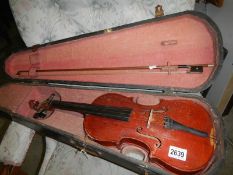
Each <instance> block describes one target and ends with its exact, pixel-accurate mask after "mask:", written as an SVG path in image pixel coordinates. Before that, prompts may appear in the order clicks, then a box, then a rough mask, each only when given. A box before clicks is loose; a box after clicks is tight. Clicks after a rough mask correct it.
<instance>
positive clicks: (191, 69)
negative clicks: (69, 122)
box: [16, 64, 214, 76]
mask: <svg viewBox="0 0 233 175" xmlns="http://www.w3.org/2000/svg"><path fill="white" fill-rule="evenodd" d="M204 67H214V64H194V65H169V64H167V65H149V66H132V67H96V68H77V69H75V68H74V69H37V70H34V71H35V73H37V75H38V76H39V75H42V76H46V75H51V74H48V73H55V74H54V75H57V74H59V73H65V72H67V73H73V74H78V75H93V74H98V73H100V74H104V73H105V74H106V73H109V74H111V73H113V74H114V73H130V72H131V73H135V71H137V72H138V71H140V72H142V73H168V74H170V73H202V72H203V68H204ZM178 69H182V70H183V69H185V71H183V72H182V71H178ZM155 70H157V71H155ZM29 73H30V70H20V71H18V72H17V73H16V75H18V76H28V74H29ZM46 73H47V74H46ZM56 73H57V74H56Z"/></svg>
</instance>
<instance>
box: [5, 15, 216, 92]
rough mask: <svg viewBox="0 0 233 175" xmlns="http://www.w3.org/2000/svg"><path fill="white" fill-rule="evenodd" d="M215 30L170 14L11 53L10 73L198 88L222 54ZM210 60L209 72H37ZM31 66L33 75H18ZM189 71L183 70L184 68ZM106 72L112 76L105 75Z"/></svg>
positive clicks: (200, 22) (175, 63) (186, 16)
mask: <svg viewBox="0 0 233 175" xmlns="http://www.w3.org/2000/svg"><path fill="white" fill-rule="evenodd" d="M215 38H216V36H215V33H214V32H213V29H212V28H211V27H210V26H208V25H207V24H206V22H205V21H203V20H201V19H200V18H198V17H194V16H191V15H183V16H179V17H176V18H168V19H165V20H162V21H158V22H153V23H146V24H142V25H139V26H135V27H130V28H125V29H122V30H118V31H114V32H110V33H104V34H100V35H96V36H92V37H87V38H83V39H79V40H73V41H68V42H64V43H60V44H55V45H51V46H46V47H43V48H39V49H38V50H37V51H35V52H33V51H31V50H30V51H25V52H20V53H16V54H13V55H11V57H10V58H9V59H8V60H7V61H6V66H5V68H6V72H7V73H8V74H9V75H10V76H11V77H13V78H26V79H31V78H33V79H49V80H70V81H83V82H98V83H116V84H131V85H146V86H163V87H175V88H187V89H192V88H198V87H200V86H201V85H203V84H204V83H205V82H206V81H207V80H208V79H209V78H210V77H211V76H212V75H213V72H214V70H215V69H216V65H217V64H218V63H217V61H216V60H217V57H218V53H216V52H217V51H216V45H217V43H216V42H217V41H215ZM166 64H169V65H195V64H210V65H214V66H213V67H205V68H204V72H203V73H200V74H198V73H192V74H189V73H168V72H165V73H151V72H149V73H148V72H140V71H134V72H117V73H116V72H115V73H112V72H111V73H110V72H102V73H101V72H100V73H99V72H98V73H94V74H93V75H90V74H85V75H83V74H81V75H80V74H79V75H78V74H75V73H70V74H69V75H65V74H64V72H59V73H46V75H45V74H44V75H37V74H36V73H33V72H34V71H35V70H36V69H41V70H43V69H74V68H76V69H77V68H78V69H80V68H102V67H132V66H152V65H166ZM20 70H31V72H30V75H29V76H26V77H25V76H17V75H16V74H17V72H18V71H20ZM179 71H183V70H179ZM105 73H106V74H105Z"/></svg>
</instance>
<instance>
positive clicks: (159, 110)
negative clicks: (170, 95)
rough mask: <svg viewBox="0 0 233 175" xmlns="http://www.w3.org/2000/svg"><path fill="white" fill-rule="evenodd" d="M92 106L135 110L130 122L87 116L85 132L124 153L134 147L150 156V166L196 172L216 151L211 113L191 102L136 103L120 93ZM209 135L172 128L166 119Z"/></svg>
mask: <svg viewBox="0 0 233 175" xmlns="http://www.w3.org/2000/svg"><path fill="white" fill-rule="evenodd" d="M93 104H98V105H106V104H108V105H109V106H116V107H122V106H124V107H128V108H131V109H132V112H131V115H130V118H129V121H127V122H125V121H119V120H114V119H109V118H101V117H98V116H94V115H87V116H86V117H85V119H84V130H85V132H86V134H87V135H88V136H89V137H90V138H91V139H93V140H94V141H96V142H98V143H100V144H102V145H104V146H111V147H115V148H117V149H119V150H120V151H122V149H124V146H125V145H133V146H135V147H138V148H140V149H141V150H143V152H146V154H148V155H147V156H148V157H147V160H146V161H148V162H150V163H154V164H157V165H159V166H161V167H165V168H166V169H168V170H171V171H173V172H177V173H183V174H186V173H196V172H198V171H201V170H203V169H204V168H205V167H206V166H207V165H208V163H209V161H210V160H211V158H212V156H213V154H214V150H215V146H216V145H215V140H214V135H215V131H214V126H213V121H212V118H211V116H210V115H209V113H208V112H207V111H206V110H205V108H204V107H202V106H201V105H200V104H198V103H195V102H194V101H192V100H186V99H185V100H183V99H181V100H164V99H161V100H160V103H159V104H157V105H154V106H153V105H152V106H146V105H142V104H137V103H135V102H134V101H133V98H130V97H125V96H122V95H119V94H111V93H109V94H105V95H102V96H100V97H98V98H97V99H96V100H95V101H94V102H93ZM167 116H169V117H170V118H172V119H173V120H175V121H178V122H179V123H182V124H183V125H186V126H188V127H191V128H195V129H198V130H200V131H203V132H206V133H208V137H201V136H198V135H195V134H192V133H189V132H185V131H181V130H176V129H171V128H170V129H169V128H166V127H165V126H164V118H165V117H167Z"/></svg>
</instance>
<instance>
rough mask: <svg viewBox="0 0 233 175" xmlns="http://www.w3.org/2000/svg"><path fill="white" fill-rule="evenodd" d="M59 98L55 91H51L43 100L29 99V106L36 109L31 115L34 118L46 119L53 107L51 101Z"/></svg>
mask: <svg viewBox="0 0 233 175" xmlns="http://www.w3.org/2000/svg"><path fill="white" fill-rule="evenodd" d="M57 99H59V100H60V96H59V95H58V94H57V93H53V94H51V95H50V96H49V98H47V99H46V100H45V101H43V102H41V103H40V102H39V101H37V100H30V101H29V107H30V108H31V109H33V110H35V111H36V113H35V114H34V115H33V118H34V119H46V118H48V117H50V116H51V115H52V114H53V112H54V108H53V107H52V105H51V104H52V102H53V101H54V100H57Z"/></svg>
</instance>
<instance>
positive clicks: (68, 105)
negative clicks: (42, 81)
mask: <svg viewBox="0 0 233 175" xmlns="http://www.w3.org/2000/svg"><path fill="white" fill-rule="evenodd" d="M50 106H51V107H52V108H56V109H61V110H68V111H74V112H79V113H82V114H84V115H95V116H100V117H105V118H112V119H116V120H122V121H128V120H129V117H130V114H131V111H132V109H130V108H125V107H112V106H105V105H95V104H86V103H75V102H66V101H58V100H53V101H52V102H51V104H50Z"/></svg>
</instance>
